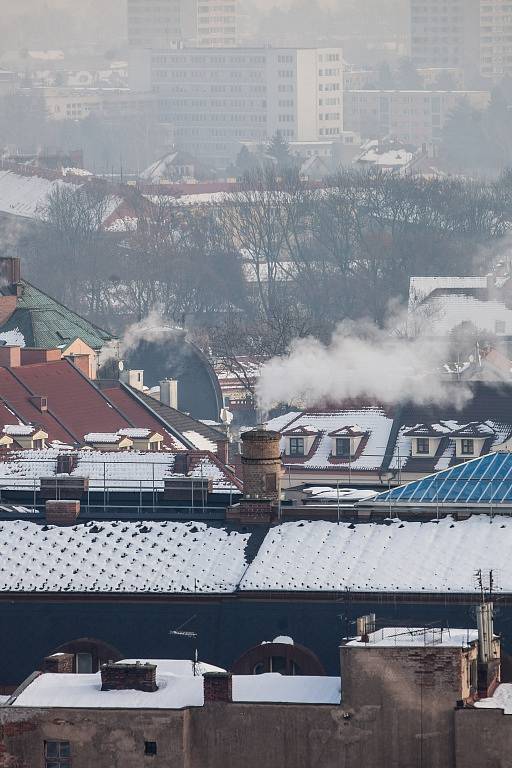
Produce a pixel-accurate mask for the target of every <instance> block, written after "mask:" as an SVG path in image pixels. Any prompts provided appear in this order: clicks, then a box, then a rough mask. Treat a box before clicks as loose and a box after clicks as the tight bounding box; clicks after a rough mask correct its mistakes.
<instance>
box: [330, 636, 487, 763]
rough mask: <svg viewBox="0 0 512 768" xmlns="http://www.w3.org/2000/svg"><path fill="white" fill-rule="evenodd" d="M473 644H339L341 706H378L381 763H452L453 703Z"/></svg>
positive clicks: (463, 685) (462, 691)
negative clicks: (384, 645) (393, 645)
mask: <svg viewBox="0 0 512 768" xmlns="http://www.w3.org/2000/svg"><path fill="white" fill-rule="evenodd" d="M475 653H476V650H475V649H473V648H472V649H470V650H468V651H463V650H462V649H461V648H449V647H441V646H427V647H422V646H418V647H411V648H404V647H389V648H384V647H372V646H365V645H361V647H354V646H343V647H342V648H341V664H342V679H343V701H344V706H345V707H347V708H349V709H353V710H354V712H358V711H359V710H361V709H363V708H365V707H368V706H372V707H375V708H377V709H378V717H377V722H378V726H377V734H376V738H377V740H378V742H379V743H380V745H381V749H382V765H392V766H394V768H409V767H410V766H416V765H421V766H422V768H445V767H446V766H453V765H454V760H455V755H454V719H453V712H454V708H455V705H456V702H457V701H459V700H460V699H463V698H467V696H469V679H468V674H467V673H466V667H467V664H468V662H469V661H470V659H471V658H472V656H473V655H474V654H475Z"/></svg>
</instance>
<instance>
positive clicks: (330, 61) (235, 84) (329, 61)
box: [130, 48, 343, 166]
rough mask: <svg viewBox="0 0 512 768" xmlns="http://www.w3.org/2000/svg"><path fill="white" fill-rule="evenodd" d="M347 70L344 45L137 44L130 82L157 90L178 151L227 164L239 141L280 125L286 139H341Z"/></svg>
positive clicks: (262, 136) (261, 137) (263, 136)
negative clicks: (149, 46) (160, 47)
mask: <svg viewBox="0 0 512 768" xmlns="http://www.w3.org/2000/svg"><path fill="white" fill-rule="evenodd" d="M342 69H343V62H342V51H341V49H339V48H318V49H316V48H221V49H220V48H219V49H216V50H215V51H207V50H205V49H204V48H185V49H181V50H173V51H169V50H158V51H149V50H137V51H132V56H131V61H130V85H131V87H132V88H134V89H135V90H138V91H144V90H151V91H153V92H156V93H157V94H158V98H159V114H160V120H161V121H162V122H166V123H171V122H172V123H174V124H175V125H176V140H177V143H178V145H179V146H180V148H181V149H184V150H186V151H189V152H191V153H192V154H194V155H196V156H198V157H202V158H205V159H208V160H209V161H213V162H215V163H216V164H217V165H220V166H222V165H225V164H226V163H229V162H230V161H231V160H232V159H233V157H234V156H235V154H236V152H237V150H238V148H239V147H240V145H241V143H243V142H257V143H259V142H265V141H267V140H268V139H269V138H270V137H271V136H273V135H274V134H275V133H276V132H277V131H279V132H280V133H281V135H282V136H284V137H285V138H286V139H287V140H289V141H301V142H303V141H307V142H310V141H318V140H323V139H332V138H336V137H339V136H340V134H341V133H342V130H343V71H342Z"/></svg>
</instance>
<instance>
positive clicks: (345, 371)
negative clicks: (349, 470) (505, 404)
mask: <svg viewBox="0 0 512 768" xmlns="http://www.w3.org/2000/svg"><path fill="white" fill-rule="evenodd" d="M447 358H448V344H447V342H445V341H443V340H441V339H436V340H432V339H427V338H422V337H419V338H414V339H408V338H405V337H400V336H397V335H396V334H392V333H390V331H389V330H382V329H379V328H377V327H376V326H375V325H374V324H372V323H370V322H364V323H358V324H354V323H342V324H341V325H339V326H338V328H337V330H336V331H335V333H334V334H333V337H332V339H331V341H330V343H329V344H322V343H321V342H320V341H318V340H317V339H313V338H306V339H299V340H296V341H295V342H293V344H292V345H291V348H290V350H289V352H288V354H287V355H284V356H283V357H276V358H273V359H272V360H270V361H269V362H268V363H266V364H265V365H264V366H263V368H262V371H261V377H260V380H259V382H258V385H257V393H256V394H257V397H258V404H259V406H260V408H261V410H262V411H268V410H270V408H272V407H274V406H276V405H278V404H280V403H287V404H293V403H294V402H295V403H297V404H302V405H304V406H306V407H308V406H309V407H315V406H320V407H324V406H326V405H328V404H331V405H335V404H337V403H341V402H342V401H344V400H356V399H361V398H364V399H365V400H367V401H368V402H369V403H372V402H373V403H375V404H379V403H382V404H393V403H399V402H404V401H406V400H409V401H412V402H414V403H416V404H418V405H423V404H428V403H443V402H451V403H453V405H454V407H459V408H460V407H462V406H463V405H464V403H465V402H467V400H468V399H469V398H470V397H471V393H470V390H469V388H468V387H466V386H464V385H460V386H458V387H457V389H456V398H455V399H454V389H453V387H451V388H448V387H447V381H446V380H445V379H444V377H443V374H442V366H443V364H444V363H446V362H447Z"/></svg>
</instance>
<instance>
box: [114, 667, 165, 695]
mask: <svg viewBox="0 0 512 768" xmlns="http://www.w3.org/2000/svg"><path fill="white" fill-rule="evenodd" d="M101 690H102V691H126V690H134V691H146V692H147V693H153V692H154V691H156V690H157V684H156V664H149V663H146V664H113V663H108V664H103V666H102V667H101Z"/></svg>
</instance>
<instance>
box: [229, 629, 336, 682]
mask: <svg viewBox="0 0 512 768" xmlns="http://www.w3.org/2000/svg"><path fill="white" fill-rule="evenodd" d="M276 640H277V641H278V642H276V641H274V642H272V643H262V644H261V645H255V646H254V647H253V648H250V649H249V650H248V651H247V652H246V653H244V654H243V655H242V656H240V658H239V659H237V660H236V661H235V663H234V664H233V673H234V674H235V675H262V674H264V673H265V672H274V673H276V672H277V673H278V674H280V675H320V676H321V675H325V670H324V668H323V666H322V664H321V663H320V661H319V659H318V658H317V657H316V656H315V654H314V653H313V652H312V651H310V650H309V648H305V647H304V646H303V645H298V644H297V643H294V642H293V640H291V638H281V637H279V638H276Z"/></svg>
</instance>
